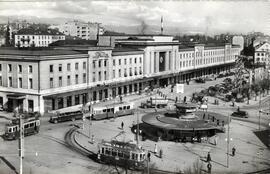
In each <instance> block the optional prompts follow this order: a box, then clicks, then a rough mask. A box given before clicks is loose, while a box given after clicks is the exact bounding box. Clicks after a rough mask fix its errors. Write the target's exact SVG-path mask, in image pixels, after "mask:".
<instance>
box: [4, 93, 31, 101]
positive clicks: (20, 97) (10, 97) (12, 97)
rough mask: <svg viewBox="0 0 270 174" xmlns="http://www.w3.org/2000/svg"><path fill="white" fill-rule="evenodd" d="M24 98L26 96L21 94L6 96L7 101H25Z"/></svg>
mask: <svg viewBox="0 0 270 174" xmlns="http://www.w3.org/2000/svg"><path fill="white" fill-rule="evenodd" d="M25 97H26V94H21V93H12V94H8V95H7V98H8V99H16V100H19V99H25Z"/></svg>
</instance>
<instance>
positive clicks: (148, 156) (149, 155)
mask: <svg viewBox="0 0 270 174" xmlns="http://www.w3.org/2000/svg"><path fill="white" fill-rule="evenodd" d="M147 158H148V161H149V162H150V158H151V153H150V152H148V154H147Z"/></svg>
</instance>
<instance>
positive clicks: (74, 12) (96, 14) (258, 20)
mask: <svg viewBox="0 0 270 174" xmlns="http://www.w3.org/2000/svg"><path fill="white" fill-rule="evenodd" d="M1 1H2V2H1ZM3 1H4V0H0V17H2V18H3V17H8V16H20V17H22V16H23V17H24V16H25V17H38V18H60V19H61V18H70V19H81V20H84V21H91V22H95V21H96V22H101V23H102V24H104V25H113V26H118V27H119V26H122V25H125V26H127V27H138V25H140V24H141V23H142V21H144V22H145V23H146V24H147V25H149V26H152V25H153V26H160V19H161V16H163V18H164V31H165V32H169V31H172V30H174V31H177V32H181V31H183V32H187V31H188V32H190V33H193V32H195V33H196V32H198V33H207V34H213V33H220V32H236V33H246V32H250V31H261V32H264V33H267V34H270V20H269V19H270V10H269V9H270V5H269V1H237V2H233V1H229V2H226V1H215V2H213V1H203V2H199V1H193V2H190V1H189V2H188V1H165V0H164V1H162V0H160V1H158V0H155V1H153V0H152V1H151V0H148V1H112V2H109V1H87V0H84V1H82V0H80V1H64V0H58V1H56V0H55V1H50V0H43V1H40V2H37V1H35V0H28V2H7V1H13V0H5V2H3ZM18 1H23V0H18ZM29 1H34V2H29ZM59 22H61V21H59Z"/></svg>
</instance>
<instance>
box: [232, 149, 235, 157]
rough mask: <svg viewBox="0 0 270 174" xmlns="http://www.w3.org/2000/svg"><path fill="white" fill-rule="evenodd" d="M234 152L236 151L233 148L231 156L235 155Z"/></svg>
mask: <svg viewBox="0 0 270 174" xmlns="http://www.w3.org/2000/svg"><path fill="white" fill-rule="evenodd" d="M235 151H236V149H235V147H233V148H232V156H234V155H235Z"/></svg>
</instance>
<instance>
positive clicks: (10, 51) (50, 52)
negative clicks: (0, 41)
mask: <svg viewBox="0 0 270 174" xmlns="http://www.w3.org/2000/svg"><path fill="white" fill-rule="evenodd" d="M75 54H81V53H80V52H78V51H73V50H58V49H50V48H47V49H37V50H22V49H17V48H5V47H1V48H0V56H5V55H18V56H56V55H75Z"/></svg>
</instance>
